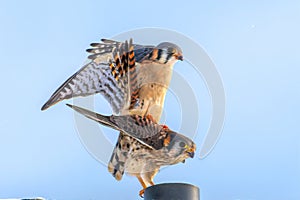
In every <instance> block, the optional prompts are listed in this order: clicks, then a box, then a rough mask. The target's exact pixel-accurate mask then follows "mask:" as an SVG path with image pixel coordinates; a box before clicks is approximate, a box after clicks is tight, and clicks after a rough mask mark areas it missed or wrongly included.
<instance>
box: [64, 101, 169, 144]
mask: <svg viewBox="0 0 300 200" xmlns="http://www.w3.org/2000/svg"><path fill="white" fill-rule="evenodd" d="M67 105H68V106H69V107H71V108H73V109H74V110H75V111H77V112H79V113H80V114H82V115H84V116H85V117H87V118H89V119H92V120H94V121H97V122H98V123H100V124H102V125H105V126H108V127H110V128H113V129H116V130H119V131H121V132H123V133H125V134H127V135H129V136H131V137H133V138H134V139H136V140H138V141H139V142H141V143H142V144H144V145H146V146H147V147H149V148H151V149H160V148H162V147H163V146H164V144H163V141H164V140H163V139H164V138H166V137H167V133H166V132H164V131H162V130H163V127H162V126H161V125H159V124H157V123H155V122H153V121H151V120H150V119H148V118H146V117H141V116H138V115H122V116H115V115H112V116H104V115H101V114H98V113H95V112H92V111H89V110H87V109H84V108H80V107H78V106H74V105H69V104H67Z"/></svg>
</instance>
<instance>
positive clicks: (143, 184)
mask: <svg viewBox="0 0 300 200" xmlns="http://www.w3.org/2000/svg"><path fill="white" fill-rule="evenodd" d="M136 177H137V179H138V180H139V182H140V183H141V185H142V186H143V189H142V190H141V191H140V192H139V195H140V197H142V198H144V192H145V189H146V188H147V185H146V183H145V181H144V180H143V178H142V177H141V176H140V175H137V176H136Z"/></svg>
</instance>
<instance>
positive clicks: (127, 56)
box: [42, 40, 142, 114]
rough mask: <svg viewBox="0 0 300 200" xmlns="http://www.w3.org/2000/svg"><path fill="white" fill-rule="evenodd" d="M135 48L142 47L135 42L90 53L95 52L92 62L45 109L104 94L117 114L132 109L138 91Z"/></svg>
mask: <svg viewBox="0 0 300 200" xmlns="http://www.w3.org/2000/svg"><path fill="white" fill-rule="evenodd" d="M105 41H106V40H105ZM92 45H93V44H92ZM134 46H137V47H141V45H133V44H132V40H130V42H129V43H128V42H127V41H125V42H124V43H121V42H114V43H113V42H111V41H110V42H107V43H103V44H101V45H100V44H98V47H97V48H95V49H94V51H91V50H90V51H89V52H91V53H93V54H92V55H90V56H89V58H90V59H91V61H90V62H89V63H88V64H86V65H85V66H83V67H82V68H81V69H80V70H79V71H77V72H76V73H75V74H74V75H72V76H71V77H70V78H69V79H68V80H66V81H65V82H64V83H63V84H62V85H61V86H60V87H59V88H58V89H57V90H56V91H55V92H54V93H53V94H52V96H51V97H50V99H49V100H48V101H47V102H46V103H45V104H44V105H43V107H42V110H45V109H47V108H49V107H50V106H52V105H54V104H56V103H57V102H60V101H62V100H64V99H70V98H73V97H78V96H88V95H92V94H96V93H101V94H102V95H103V96H104V97H105V98H106V99H107V100H108V102H109V103H110V105H111V107H112V109H113V112H114V113H115V114H119V113H120V112H121V111H122V110H124V109H126V107H128V104H130V98H131V96H132V95H131V93H133V92H134V91H136V90H137V89H136V87H137V84H136V77H137V76H136V73H137V66H136V63H135V53H134ZM140 55H142V54H140Z"/></svg>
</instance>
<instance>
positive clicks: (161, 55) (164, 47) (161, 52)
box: [149, 42, 183, 65]
mask: <svg viewBox="0 0 300 200" xmlns="http://www.w3.org/2000/svg"><path fill="white" fill-rule="evenodd" d="M149 58H150V59H152V60H155V61H156V62H159V63H162V64H168V65H173V64H175V63H176V62H177V61H178V60H181V61H182V60H183V55H182V50H181V48H180V47H179V46H177V45H176V44H173V43H170V42H162V43H160V44H159V45H157V46H156V47H155V48H154V49H153V51H152V52H151V53H150V55H149Z"/></svg>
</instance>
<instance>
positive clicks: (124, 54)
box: [42, 39, 183, 186]
mask: <svg viewBox="0 0 300 200" xmlns="http://www.w3.org/2000/svg"><path fill="white" fill-rule="evenodd" d="M91 46H92V47H93V48H91V49H88V50H87V51H88V52H89V53H91V55H90V56H89V57H88V58H89V59H90V62H89V63H88V64H86V65H85V66H83V67H82V68H81V69H80V70H79V71H77V72H76V73H75V74H74V75H72V76H71V77H70V78H69V79H68V80H67V81H66V82H65V83H64V84H63V85H62V86H60V87H59V88H58V89H57V90H56V91H55V92H54V93H53V95H52V96H51V97H50V99H49V100H48V101H47V102H46V103H45V104H44V106H43V107H42V110H45V109H47V108H49V107H50V106H52V105H54V104H55V103H57V102H59V101H62V100H64V99H69V98H72V97H77V96H87V95H92V94H96V93H100V94H102V95H103V96H104V97H105V98H106V100H107V101H108V102H109V103H110V105H111V107H112V110H113V114H114V115H139V116H142V117H145V116H147V117H148V118H151V120H152V121H157V122H158V121H159V120H160V117H161V114H162V110H163V104H164V100H165V95H166V92H167V89H168V87H169V84H170V80H171V77H172V70H173V66H174V64H175V63H176V62H177V61H178V60H183V56H182V50H181V49H180V47H178V46H177V45H175V44H173V43H169V42H162V43H160V44H159V45H157V46H143V45H137V44H133V43H132V40H130V41H129V42H127V41H125V42H117V41H113V40H107V39H102V43H92V44H91ZM134 140H135V138H132V137H131V136H130V135H126V134H124V133H122V132H121V133H120V135H119V137H118V141H117V144H116V147H115V148H114V150H113V153H112V156H111V159H110V161H109V163H108V170H109V172H110V173H111V174H112V175H113V176H114V177H115V178H116V179H117V180H121V179H122V175H123V173H124V169H125V166H126V165H128V163H127V162H129V161H128V155H129V154H130V153H131V152H132V149H134V146H132V145H131V144H132V143H134V142H132V141H134ZM118 147H120V148H118ZM139 180H140V182H141V183H142V182H143V181H142V178H141V177H140V178H139ZM145 182H146V184H147V186H149V184H148V183H149V182H147V181H145ZM150 185H151V184H150ZM143 186H144V185H143Z"/></svg>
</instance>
